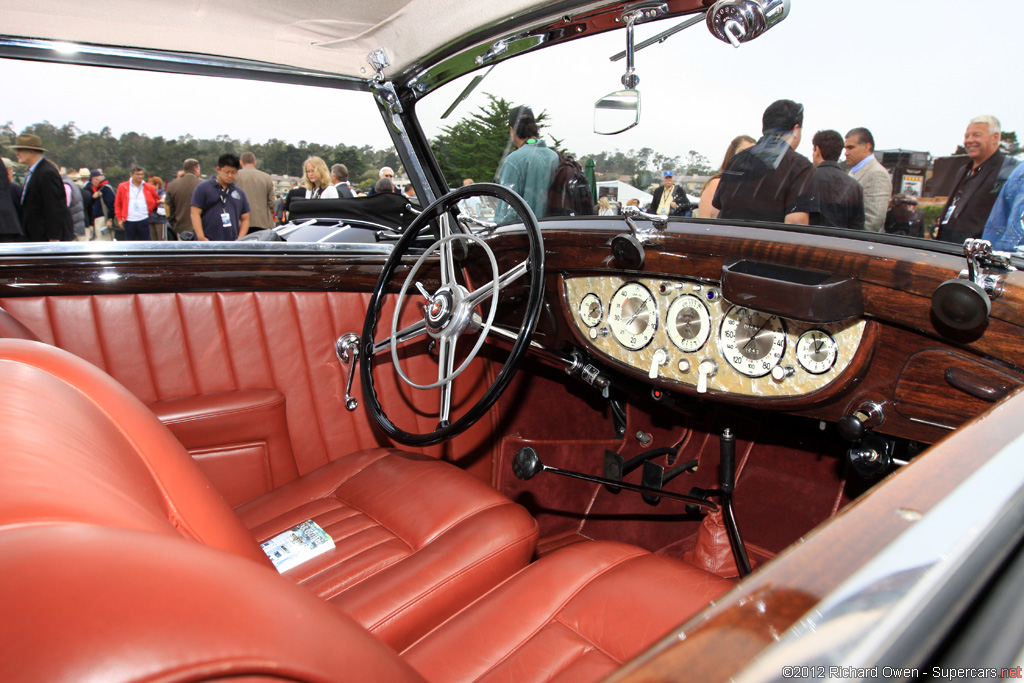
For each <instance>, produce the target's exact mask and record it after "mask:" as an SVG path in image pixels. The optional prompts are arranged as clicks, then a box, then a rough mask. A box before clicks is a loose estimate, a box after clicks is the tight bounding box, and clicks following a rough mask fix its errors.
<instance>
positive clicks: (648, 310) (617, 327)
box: [608, 282, 658, 351]
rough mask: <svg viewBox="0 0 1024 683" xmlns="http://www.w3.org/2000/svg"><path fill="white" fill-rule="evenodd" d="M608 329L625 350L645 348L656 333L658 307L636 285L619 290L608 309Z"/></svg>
mask: <svg viewBox="0 0 1024 683" xmlns="http://www.w3.org/2000/svg"><path fill="white" fill-rule="evenodd" d="M608 327H609V329H611V332H612V336H613V337H615V339H616V341H618V342H619V343H620V344H622V345H623V346H625V347H626V348H627V349H630V350H632V351H636V350H638V349H642V348H644V347H645V346H647V345H648V344H649V343H650V342H651V339H653V338H654V333H655V331H656V330H657V329H658V304H657V303H655V301H654V296H653V295H652V294H651V292H650V290H649V289H647V288H646V287H644V286H643V285H641V284H640V283H638V282H627V283H626V284H624V285H622V286H621V287H619V290H618V291H617V292H615V296H613V297H612V301H611V304H610V305H609V306H608Z"/></svg>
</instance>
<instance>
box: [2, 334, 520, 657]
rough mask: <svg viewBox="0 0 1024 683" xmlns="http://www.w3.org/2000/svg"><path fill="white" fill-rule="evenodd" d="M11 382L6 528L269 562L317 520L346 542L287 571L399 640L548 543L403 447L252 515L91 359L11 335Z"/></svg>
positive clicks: (480, 492) (294, 491)
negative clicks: (167, 540)
mask: <svg viewBox="0 0 1024 683" xmlns="http://www.w3.org/2000/svg"><path fill="white" fill-rule="evenodd" d="M0 384H2V386H3V387H4V390H3V392H0V443H3V444H4V453H3V462H4V476H3V477H0V530H2V529H4V528H8V529H9V528H12V527H32V526H37V527H38V526H47V525H76V526H79V527H81V528H82V529H83V533H84V532H85V531H86V529H87V528H88V527H90V526H91V527H96V526H99V527H114V528H121V529H129V530H136V531H146V532H150V533H156V534H160V535H164V536H168V535H169V536H174V537H178V536H184V537H186V538H191V539H193V540H195V541H198V542H200V543H202V544H204V545H208V546H211V547H214V548H218V549H220V550H225V551H228V552H230V553H232V554H235V555H238V556H240V557H243V558H246V559H248V560H250V561H252V562H255V563H257V564H259V565H262V566H264V567H268V568H269V567H270V563H269V561H268V560H267V558H266V557H265V556H264V554H263V552H262V551H261V550H260V548H259V546H258V544H257V542H260V541H263V540H265V539H267V538H269V537H271V536H273V535H275V534H277V533H279V532H281V531H284V530H286V529H288V528H290V527H292V526H294V525H295V524H297V523H298V522H301V521H303V520H305V519H309V518H313V519H315V520H317V521H318V522H319V523H320V524H321V526H323V527H324V528H325V529H326V530H327V531H328V532H329V533H331V535H332V537H333V538H334V539H335V543H336V546H337V547H336V548H335V550H333V551H331V552H329V553H326V554H324V555H322V556H320V557H318V558H315V559H314V560H312V561H311V562H309V563H307V564H306V565H302V566H299V567H296V568H295V569H293V570H290V571H289V572H286V573H285V576H288V577H289V578H292V579H293V580H295V581H296V582H298V583H300V584H305V585H307V586H309V588H310V589H311V590H313V592H314V593H316V594H317V595H319V596H321V597H322V598H325V599H328V600H331V601H332V602H333V603H335V604H336V605H337V606H338V607H339V608H340V609H341V610H342V611H345V612H347V613H349V614H351V615H352V616H353V617H354V618H355V619H356V620H357V621H358V622H359V623H360V624H362V625H363V626H364V627H366V628H367V629H369V630H370V631H371V632H373V633H375V634H376V635H377V636H379V637H380V638H382V639H383V640H384V641H385V642H387V643H388V644H390V645H392V646H393V647H395V648H402V647H404V646H406V645H407V644H409V643H411V642H412V641H413V640H415V639H416V638H418V637H419V636H421V635H422V634H423V633H425V632H427V631H428V630H430V629H431V628H433V627H434V626H436V625H437V624H438V623H440V622H441V621H442V620H443V619H445V618H446V617H447V616H449V615H450V614H452V613H454V612H455V611H456V610H458V609H459V608H461V607H462V606H463V605H465V604H466V603H467V602H469V601H471V600H473V599H475V598H476V597H478V596H479V595H481V594H483V593H484V592H485V591H486V590H488V589H489V588H490V587H492V586H493V585H495V584H496V583H498V582H500V581H501V580H503V579H504V578H506V577H507V576H509V575H511V574H512V573H513V572H515V571H516V570H518V569H520V568H521V567H523V566H525V565H526V563H527V562H528V561H529V559H530V557H531V556H532V553H533V548H534V545H535V542H536V535H537V529H536V523H535V522H534V520H533V519H532V518H531V517H530V516H529V514H528V513H527V512H526V511H525V510H524V509H522V508H521V507H520V506H518V505H515V504H513V503H512V502H511V501H509V500H508V499H507V498H505V497H504V496H502V495H500V494H498V493H497V492H496V491H494V490H493V489H492V488H490V487H488V486H487V485H485V484H483V483H481V482H479V481H477V480H476V479H474V478H473V477H471V476H469V475H467V474H465V473H463V472H461V471H460V470H458V469H457V468H455V467H453V466H451V465H449V464H447V463H443V462H440V461H437V460H433V459H429V458H425V457H423V456H419V455H415V454H409V453H404V452H401V451H397V450H389V449H374V450H371V451H364V452H359V453H354V454H352V455H351V456H349V457H345V458H342V459H340V460H338V461H335V462H333V463H331V464H329V465H327V466H325V467H322V468H320V469H318V470H315V471H313V472H311V473H309V474H307V475H305V476H303V477H300V478H299V479H297V480H295V481H293V482H291V483H290V484H287V485H286V486H284V487H282V488H281V489H278V490H276V491H273V492H271V493H270V494H267V495H266V496H264V497H262V498H259V499H257V500H255V501H253V502H251V503H249V504H247V505H245V506H243V507H242V508H241V509H240V512H241V517H240V516H239V514H236V513H235V512H234V511H233V510H231V508H230V507H229V506H228V504H227V503H226V502H225V501H224V500H223V498H222V497H221V496H220V495H219V494H218V492H216V491H215V490H214V489H213V487H212V485H211V484H210V482H209V480H207V479H206V477H205V476H204V475H203V474H202V472H201V471H200V470H199V468H198V466H197V465H196V464H195V462H193V460H192V459H191V458H190V457H188V455H187V453H186V452H185V451H184V449H183V448H182V446H181V444H180V443H178V442H177V441H176V440H175V439H174V437H173V436H172V435H171V433H170V432H169V431H168V430H167V429H166V428H165V427H164V426H163V425H162V424H160V422H159V421H158V420H157V419H156V418H155V417H154V416H153V414H152V412H150V411H149V410H147V409H146V408H145V407H144V406H143V405H142V404H141V403H140V402H139V401H138V400H137V399H136V398H135V397H134V396H132V395H131V394H130V393H129V392H128V391H127V390H126V389H124V388H123V387H121V386H120V385H119V384H117V382H115V381H114V380H112V379H111V378H110V377H109V376H107V375H106V374H104V373H103V372H102V371H100V370H98V369H97V368H95V367H94V366H92V365H90V364H89V363H87V362H85V361H83V360H81V359H79V358H77V357H76V356H73V355H71V354H69V353H67V352H64V351H61V350H59V349H56V348H54V347H50V346H47V345H44V344H41V343H38V342H29V341H22V340H3V341H0ZM269 571H273V570H272V569H269Z"/></svg>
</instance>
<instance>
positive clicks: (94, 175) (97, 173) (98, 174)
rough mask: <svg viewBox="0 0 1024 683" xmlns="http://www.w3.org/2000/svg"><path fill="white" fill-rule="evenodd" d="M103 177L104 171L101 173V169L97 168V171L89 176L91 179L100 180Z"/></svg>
mask: <svg viewBox="0 0 1024 683" xmlns="http://www.w3.org/2000/svg"><path fill="white" fill-rule="evenodd" d="M102 175H103V171H101V170H100V169H98V168H97V169H96V170H94V171H93V172H92V173H90V174H89V177H90V178H98V177H100V176H102Z"/></svg>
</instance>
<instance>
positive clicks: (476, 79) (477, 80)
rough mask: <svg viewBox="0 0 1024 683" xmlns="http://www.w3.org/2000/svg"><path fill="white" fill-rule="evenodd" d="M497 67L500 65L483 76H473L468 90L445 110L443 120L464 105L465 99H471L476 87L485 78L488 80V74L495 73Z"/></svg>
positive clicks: (493, 65) (460, 94)
mask: <svg viewBox="0 0 1024 683" xmlns="http://www.w3.org/2000/svg"><path fill="white" fill-rule="evenodd" d="M496 66H498V65H497V64H492V65H491V68H490V69H488V70H487V71H485V72H483V73H482V74H477V75H476V76H473V80H471V81H470V82H469V85H467V86H466V89H465V90H463V91H462V92H461V93H459V96H458V97H456V98H455V101H454V102H452V103H451V106H449V107H448V108H447V109H445V110H444V113H443V114H441V118H442V119H446V118H448V115H449V114H451V113H452V112H453V111H455V107H457V106H459V105H460V104H462V102H463V101H465V99H466V98H467V97H469V95H470V93H472V92H473V91H474V90H476V86H478V85H480V81H482V80H484V79H485V78H487V74H489V73H491V72H492V71H494V67H496Z"/></svg>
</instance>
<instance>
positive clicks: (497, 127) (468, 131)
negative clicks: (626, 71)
mask: <svg viewBox="0 0 1024 683" xmlns="http://www.w3.org/2000/svg"><path fill="white" fill-rule="evenodd" d="M484 95H485V96H486V97H487V102H486V103H485V104H483V105H481V106H480V107H479V108H478V109H477V110H476V111H475V112H473V113H471V114H469V115H468V116H466V117H464V118H463V119H461V120H460V121H458V122H456V123H454V124H452V125H449V126H445V127H444V128H443V129H442V130H441V133H440V134H439V135H438V136H437V137H436V138H435V139H434V140H433V141H432V142H431V147H432V148H433V150H434V156H435V157H436V158H437V161H438V163H439V164H440V165H441V170H442V172H443V173H444V175H445V179H446V180H447V181H448V185H449V186H451V187H458V186H459V185H461V184H462V181H463V179H465V178H473V179H474V180H476V181H487V182H491V181H493V180H495V174H496V173H497V171H498V166H499V165H500V163H501V160H502V158H503V155H504V154H505V152H506V150H507V149H508V142H509V135H508V117H509V114H510V113H511V111H512V109H513V108H514V107H515V106H516V105H515V104H513V103H512V102H510V101H508V100H506V99H504V98H502V97H496V96H494V95H491V94H490V93H484ZM536 118H537V126H538V128H540V129H541V130H542V131H543V130H544V129H545V128H546V127H548V124H549V122H550V117H549V116H548V115H547V113H546V112H540V113H539V114H537V117H536ZM552 142H553V144H552V145H551V146H552V147H553V148H554V149H555V150H556V151H558V152H562V153H565V154H571V155H572V156H573V157H574V158H575V159H576V160H577V161H578V162H579V163H580V165H581V166H582V165H583V164H584V160H585V159H587V158H588V157H592V158H593V159H594V173H595V175H596V177H597V180H617V179H619V178H620V177H624V176H628V177H629V178H630V180H631V184H632V185H634V186H635V187H639V188H645V187H647V186H649V185H651V184H652V183H657V182H660V181H661V171H663V170H666V169H671V170H672V171H673V172H674V173H675V174H676V175H711V174H712V173H714V170H713V169H712V167H711V165H710V163H709V162H708V159H707V158H706V157H705V156H703V155H702V154H700V153H698V152H697V151H696V150H690V152H689V154H687V155H686V157H685V158H680V157H678V156H675V157H670V156H665V155H663V154H660V153H658V152H655V151H654V150H653V149H651V148H650V147H644V148H642V149H639V150H633V149H631V150H628V151H626V152H622V151H619V150H615V151H614V152H597V153H589V154H576V153H574V152H572V151H570V150H567V149H564V148H563V141H562V140H559V139H557V138H553V139H552ZM509 151H511V150H509Z"/></svg>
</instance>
